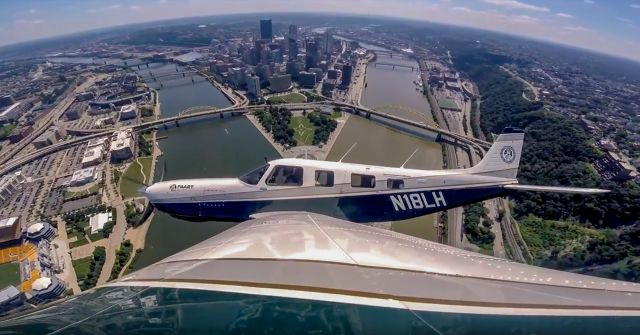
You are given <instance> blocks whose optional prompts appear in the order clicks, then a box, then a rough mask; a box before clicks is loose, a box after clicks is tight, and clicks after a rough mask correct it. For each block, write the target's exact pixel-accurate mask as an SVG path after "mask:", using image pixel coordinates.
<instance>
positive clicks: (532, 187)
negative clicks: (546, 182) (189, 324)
mask: <svg viewBox="0 0 640 335" xmlns="http://www.w3.org/2000/svg"><path fill="white" fill-rule="evenodd" d="M503 188H506V189H508V190H516V191H533V192H551V193H572V194H602V193H609V192H611V190H604V189H600V188H580V187H564V186H538V185H520V184H509V185H504V186H503Z"/></svg>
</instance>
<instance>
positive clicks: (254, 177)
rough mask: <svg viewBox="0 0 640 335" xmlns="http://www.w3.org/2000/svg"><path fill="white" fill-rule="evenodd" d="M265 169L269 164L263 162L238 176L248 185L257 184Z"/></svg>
mask: <svg viewBox="0 0 640 335" xmlns="http://www.w3.org/2000/svg"><path fill="white" fill-rule="evenodd" d="M267 169H269V164H265V165H263V166H261V167H259V168H257V169H255V170H253V171H251V172H249V173H247V174H245V175H244V176H242V177H240V180H241V181H243V182H245V183H247V184H249V185H257V184H258V182H260V179H262V176H264V173H265V172H267Z"/></svg>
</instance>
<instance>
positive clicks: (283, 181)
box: [267, 165, 303, 186]
mask: <svg viewBox="0 0 640 335" xmlns="http://www.w3.org/2000/svg"><path fill="white" fill-rule="evenodd" d="M302 175H303V173H302V168H301V167H299V166H284V165H278V166H276V167H274V168H273V171H271V174H270V175H269V177H268V178H267V185H271V186H302Z"/></svg>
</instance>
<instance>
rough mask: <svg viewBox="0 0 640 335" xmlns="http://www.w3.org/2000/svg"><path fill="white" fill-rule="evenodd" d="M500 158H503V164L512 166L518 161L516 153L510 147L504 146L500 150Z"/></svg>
mask: <svg viewBox="0 0 640 335" xmlns="http://www.w3.org/2000/svg"><path fill="white" fill-rule="evenodd" d="M500 158H502V161H503V162H505V163H507V164H511V163H513V161H514V160H516V151H515V150H514V149H513V147H512V146H510V145H507V146H504V147H502V150H500Z"/></svg>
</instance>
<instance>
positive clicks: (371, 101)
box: [327, 42, 442, 241]
mask: <svg viewBox="0 0 640 335" xmlns="http://www.w3.org/2000/svg"><path fill="white" fill-rule="evenodd" d="M360 46H362V47H364V48H367V49H369V50H374V51H375V50H384V51H388V49H384V48H381V47H379V46H375V45H371V44H367V43H362V42H360ZM378 62H381V63H391V64H402V65H407V66H413V67H414V69H418V63H417V62H416V61H415V60H412V59H408V58H400V57H399V55H394V56H393V57H390V56H389V55H387V54H383V53H378V54H377V59H376V61H375V62H372V63H370V64H369V65H368V66H367V78H366V88H365V91H364V94H363V96H362V104H363V105H364V106H366V107H369V108H373V109H377V110H380V111H383V112H386V113H389V114H393V115H397V116H400V117H403V118H406V119H410V120H413V121H417V122H432V120H433V119H432V115H431V109H430V108H429V102H428V101H427V99H426V97H424V95H423V94H422V93H421V92H419V91H417V90H416V85H415V84H414V80H416V79H417V78H418V75H419V72H418V71H419V70H416V71H414V72H412V71H411V69H405V68H396V69H395V70H394V69H393V68H392V67H390V66H387V65H383V66H376V63H378ZM413 130H414V135H415V136H414V135H410V134H408V133H407V132H406V131H402V132H401V131H399V130H398V129H397V126H396V127H394V128H392V127H388V126H384V125H381V124H380V123H376V122H372V121H369V120H367V119H364V118H362V117H357V116H352V117H350V118H349V120H348V121H347V124H346V125H345V126H344V128H343V129H342V132H341V133H340V137H339V138H338V139H337V140H336V143H335V144H334V146H333V148H332V149H331V152H330V153H329V155H328V156H327V160H338V159H340V157H341V156H342V155H343V154H344V153H345V152H346V151H347V150H348V149H349V148H350V147H351V146H352V145H353V143H358V144H357V145H356V146H355V148H354V149H353V150H352V151H351V152H350V153H349V155H348V156H347V157H346V158H345V159H344V161H345V162H353V163H366V164H374V165H385V166H400V165H402V163H403V162H404V161H405V160H407V159H408V158H409V156H411V153H412V152H413V151H414V150H416V149H417V150H418V151H417V152H416V154H415V155H414V156H413V157H412V158H411V160H409V161H408V162H407V164H406V165H405V166H406V167H408V168H419V169H427V170H433V169H442V147H441V145H440V144H438V143H436V142H435V141H434V140H435V136H434V135H433V134H432V133H430V132H424V131H415V129H413ZM364 134H366V137H363V135H364ZM435 219H436V214H432V215H426V216H422V217H418V218H414V219H409V220H404V221H398V222H394V223H393V224H392V226H391V228H392V229H393V230H394V231H398V232H402V233H405V234H409V235H412V236H416V237H420V238H424V239H428V240H433V241H435V240H436V238H437V236H436V235H437V231H436V228H435V227H434V222H435Z"/></svg>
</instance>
